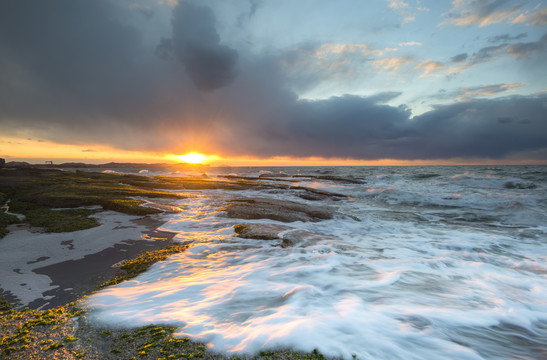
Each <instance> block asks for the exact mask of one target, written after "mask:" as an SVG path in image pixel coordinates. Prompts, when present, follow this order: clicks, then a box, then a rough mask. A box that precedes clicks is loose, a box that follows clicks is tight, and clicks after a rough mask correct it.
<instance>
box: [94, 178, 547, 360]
mask: <svg viewBox="0 0 547 360" xmlns="http://www.w3.org/2000/svg"><path fill="white" fill-rule="evenodd" d="M432 169H435V168H432ZM426 170H428V171H431V168H428V169H426ZM254 171H255V172H258V171H257V170H254ZM278 171H279V170H276V172H278ZM344 171H346V172H347V173H348V170H347V169H344ZM421 171H422V172H421V174H423V173H426V172H425V171H423V170H421ZM474 171H475V172H476V170H475V169H474ZM489 171H490V170H489ZM286 172H287V173H289V174H290V173H291V169H287V170H286ZM355 172H356V173H355V174H356V176H357V175H360V174H361V173H358V172H357V170H355ZM363 172H364V171H363ZM349 174H351V172H349ZM458 174H462V175H461V176H457V175H458ZM455 175H456V176H455ZM361 176H362V174H361ZM412 176H414V178H413V177H412ZM474 176H475V177H476V178H479V180H477V181H475V180H472V183H473V184H475V185H476V184H477V182H478V183H479V184H480V189H479V190H477V189H478V188H477V186H475V185H473V184H471V183H469V181H468V180H469V179H468V178H473V177H472V176H471V175H470V174H466V173H465V172H459V173H456V174H454V173H453V172H452V173H450V172H448V173H447V174H443V175H442V176H435V177H427V176H421V177H416V176H415V175H413V174H409V175H408V174H407V175H401V174H391V175H390V176H381V177H380V176H378V177H369V178H367V181H368V183H367V185H366V186H360V185H354V184H352V185H339V184H332V183H329V182H328V181H327V182H325V184H324V186H322V185H321V184H317V187H320V188H324V189H327V190H331V191H335V190H333V187H336V191H337V192H342V193H348V192H351V193H352V194H353V195H358V196H356V197H355V198H353V199H350V200H347V201H340V202H337V203H336V205H333V204H332V203H329V205H330V206H336V208H337V210H338V211H339V212H340V213H343V214H349V215H352V216H354V217H357V218H359V219H360V221H356V220H354V219H351V218H347V217H344V218H342V217H338V218H336V219H333V220H326V221H322V222H319V223H302V222H296V223H291V224H290V226H293V227H295V228H297V229H300V230H304V231H307V232H311V233H314V234H315V235H314V236H313V241H309V242H305V243H301V244H297V245H295V246H294V247H291V248H282V247H280V246H278V245H280V243H281V240H273V241H264V240H252V239H240V238H237V237H234V236H233V235H234V233H233V229H232V226H233V225H234V224H236V223H239V222H243V221H239V220H237V219H226V218H222V217H220V216H219V213H218V209H219V208H220V207H221V206H222V204H223V203H224V200H226V199H229V198H230V197H232V196H233V197H236V196H242V195H246V196H249V197H252V196H257V194H258V192H257V191H243V192H236V193H226V192H222V191H208V192H205V191H204V192H195V193H196V194H201V196H199V197H197V198H194V199H185V200H181V201H180V203H179V204H178V206H180V207H181V208H183V209H185V211H184V212H182V213H180V214H177V215H174V216H173V217H172V219H171V221H169V222H168V223H167V224H165V225H164V228H165V229H166V230H170V231H176V232H177V234H178V235H177V239H178V240H180V241H192V245H191V248H190V249H189V250H187V251H186V252H184V253H181V254H177V255H174V256H172V257H170V258H169V259H168V260H167V261H165V262H162V263H158V264H155V265H154V266H153V267H152V268H151V269H150V270H149V271H148V272H146V273H144V274H142V275H140V276H139V277H137V278H136V279H135V280H132V281H128V282H125V283H122V284H120V285H117V286H114V287H111V288H108V289H105V290H103V291H101V292H99V293H98V294H96V295H93V296H92V297H90V299H89V304H90V306H92V307H94V308H95V310H94V311H93V312H92V313H91V314H92V316H93V317H94V318H95V319H97V320H98V321H102V322H105V323H109V324H111V325H124V326H140V325H145V324H148V323H151V322H153V323H169V324H174V325H177V326H178V327H179V329H178V331H177V332H176V335H178V336H191V337H192V338H195V339H199V340H203V341H206V342H208V343H209V346H211V347H212V348H213V349H214V350H217V351H221V352H228V353H254V352H257V351H258V350H261V349H264V348H276V347H290V348H293V349H296V350H302V351H311V350H313V349H315V348H317V349H318V350H320V351H321V352H323V353H324V354H326V355H329V356H341V357H344V358H351V357H352V355H357V356H358V357H359V358H360V359H510V358H515V359H516V358H529V359H534V358H540V357H541V356H544V355H545V354H546V353H547V345H546V341H545V339H546V338H547V278H546V275H547V267H546V265H545V264H547V249H546V247H545V241H546V240H547V239H546V235H545V234H546V230H547V229H546V227H545V222H542V219H544V218H542V217H538V218H535V219H532V220H530V221H529V224H528V225H525V226H524V225H522V224H512V223H509V224H507V223H506V224H505V225H503V224H501V225H503V226H501V225H500V224H498V225H496V221H497V220H496V218H499V216H500V210H499V209H498V207H499V206H501V204H503V203H504V201H508V202H509V203H510V202H515V201H517V200H516V199H518V202H519V203H520V204H522V209H520V210H519V211H531V212H541V211H543V213H545V205H546V204H545V189H544V188H543V187H542V186H541V183H539V186H538V188H535V189H504V188H503V186H502V187H501V188H500V187H498V186H497V185H496V186H490V188H491V189H490V190H485V185H484V183H488V182H490V180H489V179H487V178H486V180H485V177H483V178H481V177H480V176H479V175H474ZM498 177H500V176H498ZM416 178H417V179H419V180H416ZM461 178H464V179H465V184H464V185H462V184H454V183H453V180H454V179H456V180H457V181H460V179H461ZM413 179H414V180H413ZM457 181H456V182H457ZM496 181H497V180H496ZM526 181H530V180H526ZM534 181H535V182H537V180H534ZM434 184H437V185H434ZM439 184H440V185H439ZM369 186H370V187H372V188H373V189H374V190H373V191H368V192H367V187H369ZM377 189H380V190H377ZM382 189H384V190H382ZM429 190H431V192H430V191H429ZM455 190H457V192H458V194H460V198H458V200H457V201H459V202H460V203H459V205H458V206H457V207H440V206H439V205H442V204H439V203H440V202H442V201H441V200H442V198H443V196H444V197H448V196H452V195H451V194H454V191H455ZM386 191H388V194H389V191H392V192H393V191H399V192H398V193H392V195H393V196H392V195H390V196H391V197H388V198H383V197H381V196H380V198H378V196H377V195H379V194H384V193H386ZM503 191H506V193H505V194H503ZM371 194H373V195H372V196H371ZM374 194H376V195H374ZM260 196H276V197H278V198H283V197H286V198H290V199H291V200H294V198H293V196H292V195H289V194H279V193H275V194H272V193H267V194H266V193H260ZM482 197H483V198H484V202H482V201H481V200H480V199H481V198H482ZM523 198H524V199H525V200H524V201H522V202H521V200H522V199H523ZM390 199H391V200H393V202H392V203H390V201H391V200H390ZM500 199H502V200H500ZM489 202H491V203H489ZM542 206H543V208H542ZM467 213H468V214H472V215H473V216H475V219H477V218H480V217H483V218H485V219H487V220H486V221H474V222H473V221H471V222H469V221H464V220H454V219H453V218H454V215H458V216H464V215H465V214H467ZM469 217H471V215H469ZM464 218H465V217H464ZM508 219H509V220H510V218H508ZM509 220H507V219H506V220H504V221H506V222H507V221H509ZM245 222H248V220H245ZM252 222H256V223H260V222H272V221H268V220H253V221H252ZM509 225H511V226H509ZM513 225H514V226H513ZM289 232H290V231H289ZM289 232H285V233H281V236H284V234H288V233H289Z"/></svg>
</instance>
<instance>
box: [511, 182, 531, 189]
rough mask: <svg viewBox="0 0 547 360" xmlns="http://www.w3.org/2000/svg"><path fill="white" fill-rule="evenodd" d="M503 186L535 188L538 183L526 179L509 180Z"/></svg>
mask: <svg viewBox="0 0 547 360" xmlns="http://www.w3.org/2000/svg"><path fill="white" fill-rule="evenodd" d="M503 187H504V188H506V189H535V188H536V184H534V183H531V182H524V181H522V182H518V181H507V182H506V183H505V184H503Z"/></svg>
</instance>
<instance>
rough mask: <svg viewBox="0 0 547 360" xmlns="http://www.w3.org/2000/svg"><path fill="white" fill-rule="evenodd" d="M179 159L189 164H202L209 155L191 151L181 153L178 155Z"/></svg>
mask: <svg viewBox="0 0 547 360" xmlns="http://www.w3.org/2000/svg"><path fill="white" fill-rule="evenodd" d="M176 158H177V160H180V161H182V162H185V163H189V164H201V163H203V162H205V161H206V160H207V156H205V155H203V154H198V153H189V154H186V155H179V156H177V157H176Z"/></svg>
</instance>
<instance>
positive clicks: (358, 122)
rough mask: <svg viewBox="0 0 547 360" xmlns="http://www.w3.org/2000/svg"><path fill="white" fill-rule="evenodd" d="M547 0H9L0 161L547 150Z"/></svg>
mask: <svg viewBox="0 0 547 360" xmlns="http://www.w3.org/2000/svg"><path fill="white" fill-rule="evenodd" d="M546 64H547V1H538V0H527V1H520V0H515V1H513V0H454V1H452V2H450V1H438V0H404V1H403V0H368V1H363V0H339V1H327V0H231V1H225V0H193V1H192V0H179V1H176V0H93V1H88V0H48V1H43V0H4V1H1V2H0V84H1V85H2V86H0V157H3V158H5V159H6V160H7V161H12V160H16V161H31V162H43V161H44V160H55V161H56V162H60V161H85V162H103V161H133V162H164V161H176V159H177V158H176V156H177V155H182V154H187V153H190V152H197V153H202V154H205V155H209V156H213V155H214V157H211V158H210V159H211V160H214V161H212V163H216V164H228V165H230V164H238V165H244V164H252V165H257V164H265V165H267V164H276V165H281V164H288V165H291V164H313V165H318V164H330V165H335V164H340V165H349V164H378V165H381V164H451V163H498V164H502V163H543V164H545V163H547V65H546Z"/></svg>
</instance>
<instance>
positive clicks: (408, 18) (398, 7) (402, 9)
mask: <svg viewBox="0 0 547 360" xmlns="http://www.w3.org/2000/svg"><path fill="white" fill-rule="evenodd" d="M385 1H386V2H387V3H388V7H389V8H390V9H392V10H394V11H396V12H398V13H399V14H400V15H401V16H402V17H403V20H402V23H401V24H402V25H405V24H407V23H409V22H412V21H414V20H416V12H417V11H429V9H427V8H424V7H422V6H420V4H419V1H418V7H417V8H416V9H413V8H412V7H411V6H410V5H409V4H408V3H406V2H404V1H402V0H385Z"/></svg>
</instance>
